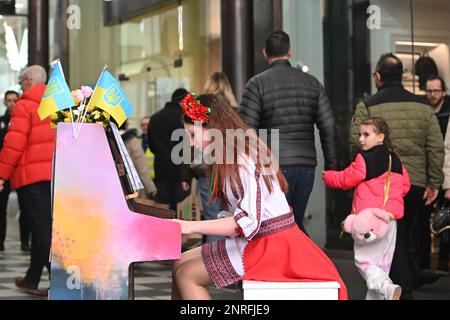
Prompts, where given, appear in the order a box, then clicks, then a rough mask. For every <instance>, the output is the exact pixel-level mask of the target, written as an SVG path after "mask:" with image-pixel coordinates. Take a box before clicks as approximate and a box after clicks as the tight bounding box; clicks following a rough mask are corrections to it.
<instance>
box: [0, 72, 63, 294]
mask: <svg viewBox="0 0 450 320" xmlns="http://www.w3.org/2000/svg"><path fill="white" fill-rule="evenodd" d="M46 81H47V73H46V71H45V69H44V68H42V67H41V66H37V65H35V66H30V67H28V68H27V69H26V70H25V72H24V73H23V75H22V77H21V80H20V84H21V86H22V89H23V92H24V93H23V95H22V97H21V98H20V99H19V100H18V101H17V103H16V106H15V108H14V110H13V113H12V117H11V121H10V124H9V128H8V133H7V134H6V137H5V141H4V145H3V149H2V151H1V153H0V190H1V189H3V184H4V182H5V181H7V180H10V182H11V188H12V189H15V190H17V193H18V194H20V196H21V197H22V198H23V202H24V205H25V206H26V210H27V211H28V212H29V214H30V216H31V233H32V240H31V263H30V267H29V268H28V271H27V273H26V276H25V278H21V277H17V278H16V279H15V284H16V286H17V287H18V288H20V289H22V290H24V291H25V292H27V293H30V294H33V295H37V296H46V295H47V290H38V285H39V281H40V279H41V275H42V270H43V268H44V266H46V267H47V269H48V271H49V272H50V264H49V254H50V244H51V229H52V220H51V191H50V185H51V183H50V182H51V179H52V158H53V152H54V143H55V132H54V130H53V129H51V128H50V119H46V120H44V121H41V120H40V118H39V115H38V112H37V110H38V108H39V104H40V102H41V99H42V96H43V95H44V92H45V88H46V86H45V83H46Z"/></svg>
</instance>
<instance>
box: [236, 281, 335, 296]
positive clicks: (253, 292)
mask: <svg viewBox="0 0 450 320" xmlns="http://www.w3.org/2000/svg"><path fill="white" fill-rule="evenodd" d="M339 288H340V284H339V283H337V282H261V281H243V289H244V300H338V291H339Z"/></svg>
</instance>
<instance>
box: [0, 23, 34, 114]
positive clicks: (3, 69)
mask: <svg viewBox="0 0 450 320" xmlns="http://www.w3.org/2000/svg"><path fill="white" fill-rule="evenodd" d="M27 64H28V21H27V18H26V17H21V16H16V17H15V16H1V17H0V83H1V84H2V85H1V87H0V100H1V101H3V94H4V92H6V91H7V90H15V91H19V90H20V86H19V85H18V81H19V73H20V71H21V70H22V69H23V68H24V67H26V65H27ZM3 112H4V106H3V103H0V114H3Z"/></svg>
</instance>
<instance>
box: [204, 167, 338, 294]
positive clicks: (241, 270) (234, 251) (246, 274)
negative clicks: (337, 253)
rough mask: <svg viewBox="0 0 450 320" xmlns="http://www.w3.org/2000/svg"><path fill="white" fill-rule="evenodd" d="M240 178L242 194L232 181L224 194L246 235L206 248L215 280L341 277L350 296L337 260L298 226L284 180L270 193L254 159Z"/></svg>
mask: <svg viewBox="0 0 450 320" xmlns="http://www.w3.org/2000/svg"><path fill="white" fill-rule="evenodd" d="M239 177H240V179H238V187H239V188H238V189H239V192H238V193H236V192H233V191H232V189H231V185H230V183H227V184H226V186H225V190H224V194H225V197H226V200H227V202H228V204H229V211H230V212H231V213H232V214H233V216H234V218H235V220H236V222H237V224H238V225H239V227H240V230H241V231H242V236H240V237H236V238H234V239H226V240H221V241H216V242H212V243H208V244H205V245H203V247H202V257H203V261H204V264H205V266H206V269H207V270H208V273H209V275H210V278H211V279H212V281H213V282H214V284H215V285H216V286H217V287H219V288H223V287H227V286H229V285H232V284H234V283H237V282H238V281H240V280H255V281H275V282H296V281H299V282H300V281H337V282H339V284H340V285H341V288H340V290H339V299H341V300H342V299H347V288H346V286H345V284H344V282H343V281H342V279H341V278H340V276H339V274H338V272H337V270H336V268H335V266H334V265H333V263H332V262H331V261H330V259H329V258H328V257H327V256H326V255H325V254H324V253H323V251H322V250H321V249H320V248H319V247H317V246H316V245H315V244H314V243H313V242H312V241H311V240H310V239H309V238H308V237H307V236H306V235H305V234H304V233H303V232H301V231H300V229H299V228H298V227H297V225H296V224H295V221H294V216H293V214H292V211H291V209H290V207H289V205H288V202H287V200H286V197H285V195H284V193H283V192H282V190H281V188H280V186H279V184H278V183H277V182H273V187H274V191H273V192H272V193H270V192H269V190H268V188H267V186H266V184H265V182H264V179H263V177H262V176H261V173H260V171H259V170H258V169H257V168H256V167H255V165H254V164H253V163H250V164H247V165H245V166H243V167H241V168H240V169H239ZM239 180H240V181H239Z"/></svg>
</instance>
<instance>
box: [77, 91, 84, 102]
mask: <svg viewBox="0 0 450 320" xmlns="http://www.w3.org/2000/svg"><path fill="white" fill-rule="evenodd" d="M75 98H76V99H77V100H79V101H83V100H84V95H83V92H81V90H77V91H75Z"/></svg>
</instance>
